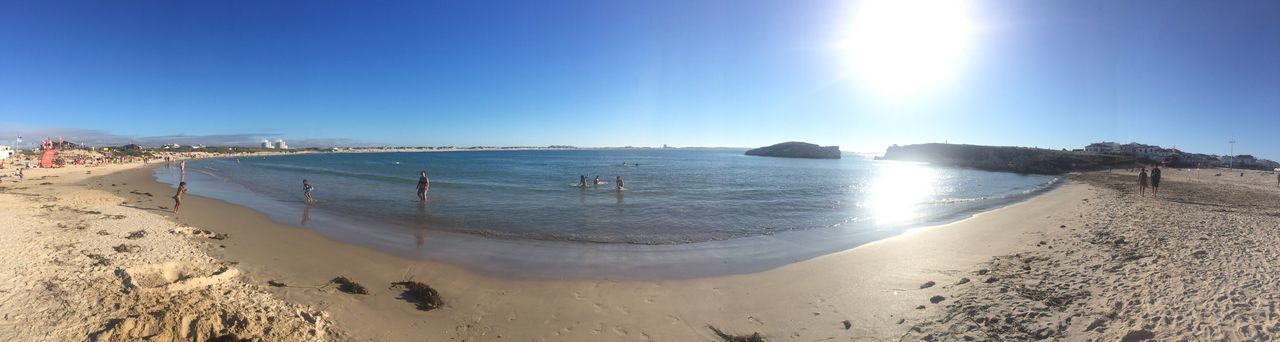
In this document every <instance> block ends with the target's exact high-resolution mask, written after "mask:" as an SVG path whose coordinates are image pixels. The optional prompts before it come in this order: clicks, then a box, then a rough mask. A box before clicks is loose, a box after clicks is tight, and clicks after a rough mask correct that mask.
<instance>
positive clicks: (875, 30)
mask: <svg viewBox="0 0 1280 342" xmlns="http://www.w3.org/2000/svg"><path fill="white" fill-rule="evenodd" d="M973 32H974V25H973V22H972V20H970V18H969V13H968V6H966V4H965V3H964V2H962V1H960V0H883V1H882V0H870V1H865V2H862V3H861V4H860V6H859V7H858V8H857V12H856V13H855V17H854V19H853V21H852V22H851V26H850V31H849V34H848V36H847V37H848V38H847V39H846V40H845V41H843V42H841V44H840V47H841V50H843V51H844V52H845V53H846V54H847V55H846V57H845V60H847V61H848V62H849V63H850V65H849V67H850V71H851V72H852V73H853V74H854V75H856V76H857V78H858V79H860V80H861V81H862V82H864V83H865V84H866V85H867V86H868V87H869V88H871V89H872V90H873V91H875V92H878V93H881V94H882V95H886V96H895V97H900V96H909V95H913V94H917V93H919V92H922V91H925V90H928V89H930V88H933V87H936V86H938V85H941V84H944V83H946V82H948V81H950V80H951V79H952V78H953V77H954V76H955V74H956V73H957V72H958V71H959V70H958V69H959V68H960V66H961V64H962V62H963V60H964V58H965V57H966V50H967V49H968V47H969V44H970V36H972V35H973Z"/></svg>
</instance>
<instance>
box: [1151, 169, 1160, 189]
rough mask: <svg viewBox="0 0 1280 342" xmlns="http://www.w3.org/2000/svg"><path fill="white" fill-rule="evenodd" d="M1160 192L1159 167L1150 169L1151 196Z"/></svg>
mask: <svg viewBox="0 0 1280 342" xmlns="http://www.w3.org/2000/svg"><path fill="white" fill-rule="evenodd" d="M1159 192H1160V165H1156V166H1155V167H1152V168H1151V196H1155V195H1156V194H1157V193H1159Z"/></svg>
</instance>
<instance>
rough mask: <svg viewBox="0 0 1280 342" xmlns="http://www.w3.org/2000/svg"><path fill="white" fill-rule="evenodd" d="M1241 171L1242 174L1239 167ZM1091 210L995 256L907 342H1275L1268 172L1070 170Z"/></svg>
mask: <svg viewBox="0 0 1280 342" xmlns="http://www.w3.org/2000/svg"><path fill="white" fill-rule="evenodd" d="M1241 172H1244V174H1245V175H1244V176H1241V175H1240V173H1241ZM1073 178H1074V179H1076V180H1077V181H1079V182H1085V183H1088V184H1089V185H1090V186H1091V190H1090V193H1091V194H1090V196H1088V198H1085V199H1081V200H1080V201H1081V202H1087V205H1086V207H1087V208H1088V210H1087V211H1086V212H1084V213H1082V214H1081V216H1080V217H1078V218H1076V219H1075V220H1074V221H1075V222H1079V224H1070V223H1069V224H1067V226H1066V227H1064V228H1063V229H1060V232H1061V233H1059V234H1051V236H1050V237H1048V238H1047V239H1046V240H1045V243H1044V244H1042V245H1040V246H1036V247H1035V248H1030V249H1022V250H1020V251H1018V252H1017V253H1012V254H1008V255H1003V256H999V257H995V258H992V259H991V260H990V261H988V262H986V263H984V264H983V265H982V266H980V269H979V270H975V271H973V272H970V275H969V277H970V278H971V279H972V280H974V281H973V282H970V284H972V285H969V286H966V287H958V288H955V289H953V290H951V291H949V292H951V294H950V296H949V297H950V298H949V299H948V302H947V303H949V304H947V305H946V307H945V308H944V309H943V310H942V311H943V314H942V315H939V316H936V317H934V318H933V319H932V320H930V321H927V322H922V323H920V324H917V325H916V327H915V328H914V330H913V331H912V332H911V334H909V335H908V337H907V338H908V339H912V340H916V339H923V340H934V339H937V340H961V339H966V338H970V339H978V340H1031V339H1041V338H1065V339H1067V340H1100V341H1115V340H1120V341H1142V340H1148V339H1154V340H1162V341H1167V340H1181V341H1223V340H1233V341H1239V340H1271V339H1275V338H1276V337H1277V336H1280V311H1278V308H1277V301H1278V298H1280V295H1277V293H1276V289H1277V288H1278V287H1280V276H1278V275H1277V274H1280V273H1278V271H1280V267H1278V266H1280V265H1278V264H1277V262H1276V260H1277V257H1280V247H1277V246H1280V231H1278V229H1280V187H1277V185H1276V175H1275V174H1274V173H1269V172H1257V171H1252V172H1250V171H1238V170H1236V171H1231V170H1165V172H1163V178H1162V182H1161V190H1160V194H1159V196H1158V197H1157V196H1151V194H1150V191H1148V192H1147V196H1139V195H1138V194H1137V190H1138V189H1137V176H1136V173H1131V172H1110V173H1108V172H1100V173H1090V174H1085V175H1078V176H1076V177H1073Z"/></svg>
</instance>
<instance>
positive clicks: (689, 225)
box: [156, 149, 1057, 254]
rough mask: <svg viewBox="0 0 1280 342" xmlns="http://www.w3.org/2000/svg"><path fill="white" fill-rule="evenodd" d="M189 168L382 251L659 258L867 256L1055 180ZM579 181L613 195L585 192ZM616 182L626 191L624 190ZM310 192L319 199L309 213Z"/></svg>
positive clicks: (701, 163)
mask: <svg viewBox="0 0 1280 342" xmlns="http://www.w3.org/2000/svg"><path fill="white" fill-rule="evenodd" d="M624 164H625V165H624ZM187 167H188V170H187V175H186V180H187V181H188V182H189V185H190V191H191V192H192V193H195V194H199V195H206V196H210V197H214V198H219V199H223V200H227V201H230V202H233V203H238V204H243V205H247V206H251V207H255V208H258V209H259V210H262V211H264V212H266V213H268V214H269V215H271V216H272V217H273V218H275V219H276V220H278V221H281V222H283V223H288V224H301V225H315V224H317V223H316V219H317V218H318V217H319V218H321V219H322V220H324V221H325V222H328V221H335V220H341V221H345V222H348V223H349V224H348V226H349V227H347V228H344V233H342V234H329V235H331V236H333V235H337V236H338V237H335V239H338V240H340V241H341V240H344V239H356V240H364V241H356V242H357V243H361V244H365V245H373V246H375V247H380V245H383V244H400V242H395V241H403V240H406V239H415V238H414V237H412V235H413V234H414V233H412V232H417V238H416V240H417V244H418V246H419V247H421V245H422V241H421V240H422V236H423V234H422V232H423V231H426V232H432V231H436V232H454V233H462V234H464V235H473V236H483V237H485V238H486V239H492V238H494V237H498V238H502V239H501V240H512V241H560V242H569V243H581V242H593V243H604V244H619V245H659V246H661V245H686V244H697V243H705V242H709V241H726V240H734V239H740V238H749V237H759V236H771V235H775V234H784V233H787V232H799V231H809V232H813V233H810V234H811V235H812V234H818V235H822V234H832V235H839V236H845V237H848V236H858V235H859V234H862V233H864V232H865V233H866V234H867V235H866V236H867V238H860V239H852V240H850V241H857V242H856V243H865V242H866V241H869V240H874V239H878V238H883V237H884V236H887V235H891V233H894V232H900V231H901V230H902V229H905V228H908V227H912V226H919V225H923V224H930V223H939V222H945V221H949V220H954V219H957V218H961V217H965V216H967V215H969V214H971V213H973V212H975V211H978V210H982V209H988V208H992V207H994V206H998V205H1003V204H1007V203H1010V202H1012V201H1015V200H1018V199H1020V198H1024V197H1027V196H1029V195H1031V194H1034V193H1036V192H1038V191H1041V190H1044V189H1047V188H1048V187H1050V186H1052V185H1053V184H1054V183H1055V182H1056V181H1057V179H1056V178H1054V177H1048V176H1037V175H1018V174H1011V173H997V172H985V171H977V170H966V169H953V168H941V167H932V166H928V165H922V164H911V163H899V162H888V161H872V160H867V159H865V158H862V157H860V156H856V155H852V154H846V156H845V158H844V159H841V160H811V159H787V158H768V157H754V156H744V155H743V150H684V149H670V150H668V149H663V150H656V149H655V150H640V149H637V150H576V151H465V152H420V153H335V154H308V155H288V156H271V157H245V158H239V159H238V160H237V159H209V160H194V161H189V162H188V164H187ZM421 170H426V171H427V172H428V173H429V175H430V177H431V190H430V193H429V194H428V197H429V198H428V201H427V202H426V203H425V204H424V203H421V202H420V201H418V199H417V197H416V195H415V190H414V188H415V184H416V182H417V175H418V172H419V171H421ZM156 175H157V178H158V179H160V180H161V181H163V182H168V183H170V184H175V183H176V181H177V178H179V175H178V172H177V168H176V167H174V168H163V167H162V168H159V169H157V171H156ZM579 175H585V176H587V177H588V183H591V180H593V179H594V178H595V177H596V176H597V175H598V176H599V177H600V179H601V180H602V181H604V182H605V184H601V185H598V186H596V185H589V186H587V187H579V186H577V183H578V177H579ZM617 176H621V177H622V178H623V180H624V182H625V185H626V190H625V191H617V190H615V189H614V186H613V180H614V179H615V177H617ZM303 179H307V180H309V181H310V182H311V184H313V185H314V186H315V188H316V190H315V191H314V192H313V196H314V197H315V199H316V201H315V203H314V204H312V205H310V206H307V205H305V203H304V202H303V194H302V180H303ZM309 221H311V222H309ZM350 223H359V224H350ZM343 236H346V238H344V237H343ZM872 237H874V238H872ZM404 245H407V244H404ZM847 247H852V246H842V247H841V248H847ZM396 248H399V247H390V249H396ZM672 248H675V247H672ZM402 254H403V253H402Z"/></svg>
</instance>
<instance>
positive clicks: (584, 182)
mask: <svg viewBox="0 0 1280 342" xmlns="http://www.w3.org/2000/svg"><path fill="white" fill-rule="evenodd" d="M578 186H581V187H586V186H587V175H578Z"/></svg>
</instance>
